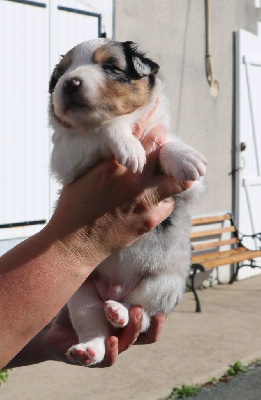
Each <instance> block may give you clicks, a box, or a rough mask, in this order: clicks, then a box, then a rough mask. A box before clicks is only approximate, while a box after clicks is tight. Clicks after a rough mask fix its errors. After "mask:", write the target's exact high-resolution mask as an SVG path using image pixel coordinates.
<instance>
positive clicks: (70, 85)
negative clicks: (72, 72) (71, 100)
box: [63, 78, 82, 94]
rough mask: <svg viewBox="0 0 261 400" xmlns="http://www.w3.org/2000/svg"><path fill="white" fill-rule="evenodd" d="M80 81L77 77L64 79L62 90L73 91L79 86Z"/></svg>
mask: <svg viewBox="0 0 261 400" xmlns="http://www.w3.org/2000/svg"><path fill="white" fill-rule="evenodd" d="M81 83H82V81H81V80H80V79H79V78H70V79H66V81H64V83H63V91H64V92H65V93H66V94H72V93H74V92H75V91H76V90H77V89H78V88H79V87H80V86H81Z"/></svg>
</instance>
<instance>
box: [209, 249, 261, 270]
mask: <svg viewBox="0 0 261 400" xmlns="http://www.w3.org/2000/svg"><path fill="white" fill-rule="evenodd" d="M257 257H261V250H257V251H254V250H247V251H246V252H238V253H237V254H234V255H232V256H230V257H224V258H223V257H222V258H217V259H216V260H211V261H206V262H204V263H202V265H203V266H204V268H205V269H213V268H216V267H219V266H221V265H226V264H234V263H238V262H239V261H244V260H252V259H253V258H257Z"/></svg>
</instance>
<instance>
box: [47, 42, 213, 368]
mask: <svg viewBox="0 0 261 400" xmlns="http://www.w3.org/2000/svg"><path fill="white" fill-rule="evenodd" d="M158 70H159V66H158V65H157V64H156V63H155V62H154V61H152V60H150V59H149V58H147V57H146V56H145V54H143V53H141V52H140V51H139V50H138V49H137V47H136V45H134V44H133V43H132V42H125V43H119V42H113V41H109V40H106V39H97V40H93V41H90V42H84V43H81V44H79V45H78V46H76V47H75V48H73V49H72V50H70V51H69V52H68V53H67V54H66V55H65V56H64V57H63V59H62V60H61V61H60V63H59V64H58V65H57V66H56V67H55V69H54V71H53V74H52V76H51V79H50V87H49V89H50V94H51V96H50V124H51V126H52V127H53V130H54V134H53V144H54V147H53V152H52V159H51V168H52V172H53V174H54V175H55V176H56V177H57V179H58V180H59V181H60V182H62V183H63V184H64V185H65V184H68V183H70V182H72V181H73V180H74V179H75V178H77V177H78V176H79V175H81V174H82V173H83V172H85V171H86V170H87V169H88V168H89V167H90V166H92V165H93V164H95V163H96V162H97V161H98V160H99V159H100V158H103V157H108V156H114V157H115V158H116V160H117V161H118V162H119V163H120V164H122V165H125V166H126V167H127V168H129V169H130V170H131V171H133V172H134V173H136V172H137V171H139V172H142V170H143V167H144V165H145V162H146V156H145V151H144V149H143V147H142V145H141V143H140V141H139V140H138V139H136V138H135V137H134V136H133V134H132V129H133V127H134V124H135V122H136V121H137V120H138V119H139V118H141V117H142V116H143V115H144V113H145V112H146V111H148V110H150V109H152V108H153V105H154V104H155V101H156V99H159V105H158V107H157V108H156V110H155V111H154V113H153V114H152V116H151V117H150V119H149V122H148V124H147V127H146V131H145V132H144V135H146V134H147V133H148V132H149V130H151V128H152V127H154V126H156V125H158V124H161V125H163V126H165V128H166V129H167V130H169V121H168V115H167V107H166V103H167V101H166V98H165V96H164V93H163V85H162V82H161V81H160V79H159V78H158V77H157V73H158ZM159 161H160V165H161V168H162V170H163V172H165V173H166V174H168V175H170V176H173V177H175V178H176V179H177V180H180V181H183V182H184V181H195V180H199V178H200V176H203V175H204V174H205V172H206V168H205V165H206V160H205V159H204V157H203V156H202V155H201V154H199V153H198V152H197V151H196V150H194V149H193V148H192V147H190V146H188V145H186V144H185V143H183V142H182V141H181V140H179V139H178V138H176V137H175V136H171V135H170V134H169V132H168V141H167V143H166V144H165V145H164V146H163V147H162V149H161V151H160V155H159ZM196 192H197V186H196V185H195V184H194V185H193V188H192V189H190V190H189V191H188V193H185V194H183V195H180V196H177V201H176V203H177V205H176V208H175V211H174V213H173V214H172V216H171V217H169V219H168V220H167V221H165V223H164V224H162V225H161V226H159V227H157V228H156V229H154V230H153V231H152V232H150V233H149V234H147V235H146V236H144V237H142V238H141V239H140V240H138V241H137V242H136V243H135V244H134V245H132V246H130V247H129V248H127V249H125V250H124V251H121V252H119V253H117V254H113V255H112V256H111V257H109V258H108V259H107V260H105V261H104V262H103V263H101V264H100V265H99V266H98V267H97V268H96V270H95V272H94V273H93V275H92V276H91V277H89V278H88V279H87V280H86V282H85V283H84V284H83V286H82V287H81V288H80V289H79V290H78V291H77V292H76V293H75V295H74V296H73V297H72V298H71V300H70V301H69V303H68V306H69V311H70V316H71V320H72V323H73V326H74V329H75V330H76V332H77V334H78V337H79V343H78V344H75V346H73V347H72V348H70V349H68V358H69V359H70V360H71V361H73V362H78V363H81V364H83V365H86V366H88V365H92V364H95V363H99V362H100V361H102V359H103V357H104V352H105V344H104V343H105V340H106V338H107V337H108V336H110V335H111V334H112V333H113V329H115V327H116V328H120V327H123V326H125V325H126V324H127V323H128V309H129V308H130V307H131V306H132V305H135V304H139V305H141V306H142V307H143V330H146V329H147V328H148V326H149V323H150V317H151V316H152V315H155V314H157V313H159V312H161V313H168V312H170V311H171V310H172V309H173V308H174V306H175V304H176V303H177V302H178V300H179V299H180V297H181V295H182V293H183V291H184V286H185V279H186V276H187V274H188V270H189V266H190V241H189V231H190V222H189V221H190V216H189V213H188V206H189V203H190V201H191V200H192V198H193V195H194V193H196ZM104 301H105V303H104Z"/></svg>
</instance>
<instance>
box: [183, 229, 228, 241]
mask: <svg viewBox="0 0 261 400" xmlns="http://www.w3.org/2000/svg"><path fill="white" fill-rule="evenodd" d="M235 231H236V228H235V227H234V226H227V227H225V228H216V229H208V230H206V231H196V232H195V231H194V232H191V234H190V238H191V239H194V238H199V237H204V236H214V235H219V234H221V233H226V232H235Z"/></svg>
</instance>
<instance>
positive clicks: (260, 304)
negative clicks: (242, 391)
mask: <svg viewBox="0 0 261 400" xmlns="http://www.w3.org/2000/svg"><path fill="white" fill-rule="evenodd" d="M199 295H200V299H201V301H202V313H201V314H198V313H195V312H194V307H195V304H194V300H193V296H192V294H191V293H186V294H185V295H184V297H183V300H182V301H181V303H180V304H179V305H178V307H177V308H176V309H175V311H174V312H173V313H172V314H171V315H169V317H168V318H167V321H166V323H165V327H164V331H163V334H162V337H161V339H160V341H159V342H158V343H156V344H154V345H150V346H133V347H132V348H131V349H130V350H128V351H127V352H125V353H123V354H121V356H120V357H119V360H118V362H117V364H116V365H115V366H114V367H112V368H107V369H87V368H81V367H77V366H69V365H63V364H61V363H57V362H46V363H43V364H40V365H35V366H30V367H22V368H17V369H14V370H13V371H12V372H11V373H10V377H9V378H8V380H7V382H6V383H4V384H3V385H2V386H1V388H0V398H1V399H4V400H13V399H16V400H46V399H50V400H69V399H70V400H71V399H75V400H83V399H91V400H158V399H159V398H162V397H164V396H167V395H168V394H169V393H170V391H171V389H172V388H173V387H174V386H179V385H181V384H182V383H186V384H200V383H204V382H206V381H208V380H210V379H211V378H213V377H216V378H219V377H220V376H221V375H223V374H224V372H225V371H226V370H227V369H228V368H229V365H230V364H234V363H235V362H236V361H238V360H240V361H241V362H242V363H243V364H249V363H250V362H252V361H254V360H255V359H257V358H260V357H261V335H260V332H261V318H260V317H261V275H260V276H257V277H254V278H250V279H246V280H244V281H240V282H236V283H234V284H233V285H232V286H231V285H218V286H215V287H213V288H208V289H204V290H203V291H199Z"/></svg>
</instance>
